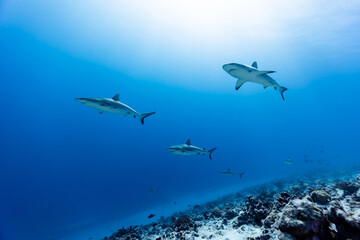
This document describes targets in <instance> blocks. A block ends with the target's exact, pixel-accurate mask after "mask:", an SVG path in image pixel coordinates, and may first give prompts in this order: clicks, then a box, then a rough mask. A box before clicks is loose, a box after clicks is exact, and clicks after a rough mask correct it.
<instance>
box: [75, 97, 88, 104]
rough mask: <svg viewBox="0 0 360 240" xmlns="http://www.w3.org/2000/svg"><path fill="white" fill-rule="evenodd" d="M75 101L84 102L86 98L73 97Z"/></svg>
mask: <svg viewBox="0 0 360 240" xmlns="http://www.w3.org/2000/svg"><path fill="white" fill-rule="evenodd" d="M75 101H77V102H79V103H84V102H86V98H75Z"/></svg>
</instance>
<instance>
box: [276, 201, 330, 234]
mask: <svg viewBox="0 0 360 240" xmlns="http://www.w3.org/2000/svg"><path fill="white" fill-rule="evenodd" d="M278 227H279V229H280V231H282V232H285V233H289V234H291V235H293V236H294V237H296V238H298V239H307V238H312V237H314V236H322V238H320V239H330V238H331V237H330V236H329V231H328V228H329V223H328V221H327V220H326V218H325V216H324V215H323V213H322V210H321V209H319V208H318V207H316V205H315V204H314V203H312V202H310V201H308V200H306V199H303V200H300V199H296V200H293V201H291V202H289V204H287V205H286V206H285V207H284V209H283V211H282V216H281V217H280V219H279V221H278Z"/></svg>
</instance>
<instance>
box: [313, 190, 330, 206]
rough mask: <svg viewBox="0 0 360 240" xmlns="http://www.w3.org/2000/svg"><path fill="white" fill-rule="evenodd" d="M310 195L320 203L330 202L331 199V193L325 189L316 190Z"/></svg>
mask: <svg viewBox="0 0 360 240" xmlns="http://www.w3.org/2000/svg"><path fill="white" fill-rule="evenodd" d="M310 197H311V198H312V200H313V201H314V202H316V203H319V204H328V203H329V202H330V200H331V197H330V195H329V194H328V193H327V192H326V191H325V190H314V191H312V192H311V193H310Z"/></svg>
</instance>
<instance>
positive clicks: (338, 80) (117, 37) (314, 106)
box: [0, 0, 360, 240]
mask: <svg viewBox="0 0 360 240" xmlns="http://www.w3.org/2000/svg"><path fill="white" fill-rule="evenodd" d="M325 2H329V4H327V3H324V5H323V6H326V7H323V6H322V5H318V4H317V3H311V2H309V3H307V4H309V5H311V6H312V7H314V8H315V10H319V9H322V10H321V12H320V13H319V14H314V15H311V16H307V15H306V14H305V13H306V9H309V8H307V7H309V6H307V5H306V4H305V5H304V6H302V5H301V3H299V2H297V3H296V4H295V5H294V6H292V5H291V4H289V5H286V4H285V6H283V5H281V6H283V7H285V8H288V9H290V10H292V11H294V10H296V8H297V7H299V6H298V5H300V6H301V7H303V9H302V10H303V11H302V10H301V9H300V10H299V14H300V15H301V13H302V14H303V15H304V16H300V17H299V16H297V17H296V16H295V17H294V18H292V17H291V16H288V15H287V14H286V12H287V11H281V10H276V13H277V15H276V14H275V13H272V12H268V15H266V16H255V17H251V16H252V15H251V14H250V13H251V11H253V10H254V9H253V7H254V6H245V8H246V7H248V8H249V11H250V13H248V14H250V15H246V16H241V14H239V16H238V15H236V14H235V15H234V14H232V13H233V10H232V8H230V7H224V6H223V3H222V2H217V1H211V2H210V3H209V6H211V7H212V8H211V11H210V13H211V14H210V15H206V16H205V14H206V11H205V12H201V11H200V12H199V13H197V14H196V16H194V15H195V13H194V12H193V11H190V12H186V11H187V10H189V9H191V8H193V7H194V6H191V2H188V5H185V6H183V5H182V4H180V3H177V2H175V3H173V4H174V5H178V7H179V8H181V10H179V11H180V13H183V14H184V16H183V15H182V14H180V13H179V15H176V14H175V15H174V17H173V18H174V19H175V18H178V19H175V20H174V19H172V17H171V16H169V15H167V14H166V12H167V11H166V10H167V7H168V4H165V6H164V7H163V8H160V7H159V6H162V2H161V1H154V2H153V4H154V5H156V6H154V8H152V7H151V6H148V3H147V4H144V5H145V6H140V5H136V4H134V3H131V1H122V2H120V3H118V2H117V1H109V2H106V3H103V2H100V1H95V0H93V1H88V2H86V1H79V2H77V3H73V2H72V1H58V2H54V3H49V2H47V1H41V0H36V1H32V3H31V4H30V3H29V2H27V1H25V0H16V1H7V0H3V1H0V73H1V75H0V79H1V86H0V101H1V118H0V122H1V128H0V129H1V144H0V156H1V157H0V159H1V160H0V189H1V191H0V239H6V240H7V239H10V240H12V239H30V240H31V239H60V238H61V237H63V235H65V234H71V233H72V232H76V231H77V230H79V229H83V228H86V227H95V226H96V225H97V224H100V223H101V224H106V223H107V222H111V221H113V220H119V219H120V220H121V219H125V218H127V217H129V216H132V215H136V214H138V213H140V212H143V211H147V210H149V209H150V210H149V211H151V209H152V208H155V207H156V206H161V205H166V206H168V208H169V209H167V210H168V212H171V211H175V210H176V211H177V210H179V209H178V207H177V206H173V205H174V204H171V203H173V202H174V201H179V199H186V198H187V197H188V196H196V194H197V193H204V194H206V193H211V192H214V191H221V189H225V188H229V187H234V186H235V187H242V186H247V185H249V184H252V183H254V182H257V181H262V180H266V179H273V178H279V177H286V176H294V175H297V174H302V173H304V172H307V171H314V170H318V171H327V170H329V169H335V168H338V167H343V166H351V165H352V164H356V163H358V161H359V153H360V152H359V142H360V126H359V122H360V112H359V105H360V95H359V89H360V64H359V63H360V41H359V40H360V36H359V34H358V33H359V32H360V28H359V26H360V15H359V12H360V11H358V10H359V9H360V6H359V4H358V3H356V1H354V2H351V1H350V2H349V3H347V4H345V5H341V6H337V5H336V3H334V2H332V1H325ZM330 3H331V4H330ZM350 3H351V4H350ZM204 4H207V3H204ZM257 4H260V5H259V6H261V1H259V2H258V3H257ZM263 4H265V2H263ZM277 4H279V3H277ZM135 5H136V6H135ZM217 5H219V8H220V9H219V14H217V13H218V12H217ZM220 6H221V7H220ZM196 7H197V8H198V9H199V10H200V9H201V7H199V6H198V5H197V6H195V10H196V9H197V8H196ZM264 9H265V8H264ZM264 9H262V10H261V11H262V12H265V13H266V12H267V10H264ZM274 9H276V8H274ZM274 9H273V10H274ZM310 9H312V8H310ZM245 10H246V9H245ZM245 10H239V11H245ZM128 11H129V12H128ZM182 11H183V12H182ZM227 11H228V12H227ZM274 11H275V10H274ZM277 11H279V12H277ZM245 12H246V11H245ZM290 12H291V11H290ZM335 12H336V14H334V13H335ZM215 13H216V14H215ZM220 13H221V14H222V15H221V14H220ZM202 14H204V18H205V20H202V16H203V15H202ZM212 14H213V15H212ZM254 15H255V14H254ZM273 15H276V16H277V17H276V18H275V19H276V21H275V23H278V25H276V26H273V30H270V29H269V28H268V27H267V22H268V21H269V20H270V19H273ZM290 15H291V14H290ZM212 16H213V17H214V21H210V20H211V19H212ZM249 16H250V19H249V22H248V24H250V26H249V28H246V24H245V25H244V24H236V23H237V21H239V20H244V19H242V18H246V17H249ZM282 16H283V18H284V19H282V18H281V17H282ZM315 16H316V17H315ZM161 17H163V18H164V19H165V20H164V19H162V18H161ZM167 17H168V18H169V19H168V20H169V22H167V21H166V19H167ZM182 17H184V18H182ZM192 17H194V19H193V22H191V19H192ZM159 18H160V20H159ZM170 18H171V19H170ZM189 18H190V20H189ZM152 19H155V20H156V22H155V20H154V22H151V20H152ZM209 19H210V20H209ZM221 19H225V20H224V21H225V22H224V23H226V25H225V24H224V25H219V26H214V23H216V22H218V21H220V20H221ZM170 20H173V21H170ZM255 20H257V21H255ZM283 20H284V21H283ZM285 20H286V21H285ZM184 21H190V23H188V22H187V23H186V24H185V23H183V22H184ZM209 21H210V22H209ZM252 21H255V23H256V24H255V23H254V24H255V25H254V26H252V25H251V22H252ZM229 23H234V25H232V26H231V25H230V24H229ZM275 23H274V24H275ZM280 23H281V24H280ZM335 23H337V24H335ZM172 24H174V25H172ZM244 26H245V27H244ZM204 27H207V28H206V29H205V30H204ZM244 28H245V29H244ZM250 30H251V31H250ZM272 33H274V34H272ZM254 60H256V61H257V62H258V65H259V69H263V70H276V71H277V73H274V74H272V77H273V78H274V79H275V80H276V81H277V82H278V83H279V84H280V85H282V86H285V87H287V88H288V89H289V90H288V91H286V92H285V93H284V95H285V101H283V100H282V99H281V96H280V94H279V92H277V91H276V92H275V91H274V90H273V89H270V88H268V89H265V90H264V89H263V88H262V86H260V85H256V84H252V83H246V84H244V85H243V86H242V87H241V88H240V90H238V91H235V89H234V88H235V82H236V80H235V79H234V78H232V77H231V76H229V75H228V74H227V73H226V72H224V71H223V70H222V68H221V66H222V65H223V64H225V63H230V62H238V63H243V64H249V65H250V64H251V63H252V62H253V61H254ZM116 93H119V94H120V101H122V102H124V103H126V104H128V105H129V106H131V107H133V108H134V109H136V110H137V111H139V112H142V113H143V112H152V111H156V114H155V115H153V116H150V117H148V118H146V119H145V124H144V125H141V124H140V121H139V119H133V118H131V117H123V116H120V115H115V114H110V113H104V114H102V115H100V114H98V113H97V111H96V110H95V109H91V108H88V107H85V106H83V105H81V104H79V103H77V102H75V101H74V98H77V97H108V98H111V97H113V96H114V95H115V94H116ZM188 138H191V141H192V144H193V145H196V146H199V147H205V148H206V149H210V148H213V147H217V150H216V151H215V152H214V153H213V160H209V158H208V157H206V156H195V157H185V156H175V155H172V154H171V153H169V152H168V151H166V148H167V147H169V146H172V145H175V144H182V143H185V141H186V140H187V139H188ZM304 155H308V156H309V159H312V160H314V161H313V162H310V163H306V162H305V161H304ZM288 157H291V158H292V159H293V161H294V164H293V165H285V164H283V161H284V160H285V159H287V158H288ZM319 159H321V161H322V162H321V164H320V163H319V162H318V160H319ZM228 168H230V169H231V170H233V171H238V172H242V171H244V172H246V173H245V175H244V178H243V179H242V180H240V179H238V178H233V177H228V176H222V175H219V174H217V172H218V171H222V170H226V169H228ZM151 188H158V189H159V191H158V192H156V193H149V192H148V190H149V189H151ZM198 195H199V194H198ZM192 200H193V202H196V201H197V199H192ZM199 201H200V199H199ZM189 202H190V201H189ZM182 204H183V205H185V206H186V203H184V202H182ZM172 207H173V208H174V209H172ZM146 217H147V216H143V218H144V221H146V220H147V219H146ZM141 220H142V216H139V218H137V221H138V222H141ZM128 224H132V223H131V222H129V223H128Z"/></svg>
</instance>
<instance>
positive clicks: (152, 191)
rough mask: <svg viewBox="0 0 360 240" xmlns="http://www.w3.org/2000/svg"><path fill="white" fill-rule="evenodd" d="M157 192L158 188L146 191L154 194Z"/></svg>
mask: <svg viewBox="0 0 360 240" xmlns="http://www.w3.org/2000/svg"><path fill="white" fill-rule="evenodd" d="M158 191H159V188H158V187H156V188H150V189H149V190H148V192H149V193H156V192H158Z"/></svg>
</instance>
